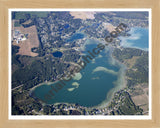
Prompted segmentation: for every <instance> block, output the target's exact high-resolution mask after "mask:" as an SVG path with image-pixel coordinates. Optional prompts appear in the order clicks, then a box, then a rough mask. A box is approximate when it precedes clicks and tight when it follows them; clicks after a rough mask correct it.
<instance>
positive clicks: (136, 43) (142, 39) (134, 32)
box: [119, 27, 149, 50]
mask: <svg viewBox="0 0 160 128" xmlns="http://www.w3.org/2000/svg"><path fill="white" fill-rule="evenodd" d="M129 33H130V34H131V36H129V37H119V39H120V40H121V46H123V47H132V48H138V49H142V50H148V47H149V31H148V28H140V27H133V28H131V30H130V31H129Z"/></svg>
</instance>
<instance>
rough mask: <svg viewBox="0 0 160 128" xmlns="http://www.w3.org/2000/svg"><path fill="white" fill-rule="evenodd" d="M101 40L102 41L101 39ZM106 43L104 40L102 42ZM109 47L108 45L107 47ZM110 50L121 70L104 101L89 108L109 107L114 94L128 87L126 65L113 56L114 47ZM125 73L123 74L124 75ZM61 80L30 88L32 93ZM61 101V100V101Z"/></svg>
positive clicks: (111, 60)
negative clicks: (40, 87) (38, 88)
mask: <svg viewBox="0 0 160 128" xmlns="http://www.w3.org/2000/svg"><path fill="white" fill-rule="evenodd" d="M100 42H101V41H100ZM102 43H104V42H102ZM106 48H107V49H108V47H106ZM109 49H110V51H109V56H110V58H109V59H110V62H109V63H111V64H113V65H118V66H119V67H120V69H119V71H118V76H117V80H116V81H114V83H113V84H114V87H113V88H112V89H110V90H109V91H108V92H107V93H106V98H105V100H104V101H102V103H100V104H98V105H95V106H92V107H87V109H93V108H104V106H105V107H107V106H108V105H109V103H110V102H111V101H112V99H113V96H114V94H115V92H117V91H119V90H121V89H123V88H125V87H126V80H125V75H124V73H125V70H126V66H125V65H124V64H123V63H121V62H119V61H118V60H116V59H115V58H114V57H113V56H112V52H113V50H114V48H109ZM122 73H123V75H122ZM58 81H59V80H55V81H54V82H43V83H40V84H38V85H36V86H34V87H33V88H31V89H30V91H31V93H32V92H33V91H34V90H35V89H36V88H37V87H39V86H42V85H51V84H55V83H56V82H58ZM119 83H122V84H119ZM60 103H61V102H60ZM60 103H58V102H57V103H52V104H49V105H53V104H60ZM65 104H76V103H67V102H65ZM82 107H86V106H82Z"/></svg>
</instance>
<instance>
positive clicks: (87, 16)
mask: <svg viewBox="0 0 160 128" xmlns="http://www.w3.org/2000/svg"><path fill="white" fill-rule="evenodd" d="M95 13H96V12H74V11H72V12H70V14H71V15H72V16H74V19H82V20H86V19H94V18H95V17H94V14H95Z"/></svg>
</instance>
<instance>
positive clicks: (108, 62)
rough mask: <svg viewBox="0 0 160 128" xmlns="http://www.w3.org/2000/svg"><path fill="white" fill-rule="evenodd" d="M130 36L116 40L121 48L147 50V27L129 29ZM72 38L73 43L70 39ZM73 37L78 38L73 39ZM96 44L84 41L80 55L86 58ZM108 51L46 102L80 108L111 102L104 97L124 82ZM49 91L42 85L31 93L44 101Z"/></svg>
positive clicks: (119, 68) (118, 65)
mask: <svg viewBox="0 0 160 128" xmlns="http://www.w3.org/2000/svg"><path fill="white" fill-rule="evenodd" d="M130 34H131V36H130V37H119V38H120V39H121V45H122V46H124V47H136V48H140V49H145V50H147V49H148V40H149V39H148V29H147V28H132V29H131V31H130ZM71 38H72V40H74V39H73V37H71ZM75 38H77V37H76V36H75ZM98 43H100V42H98V41H96V40H87V42H86V45H85V46H84V47H83V48H82V50H83V53H84V54H86V55H89V53H88V52H87V51H88V50H89V51H92V49H93V48H95V47H96V46H97V44H98ZM111 52H112V50H111V48H107V47H106V49H104V50H103V51H102V52H101V53H100V54H99V55H97V56H96V57H95V58H94V59H93V60H92V61H90V63H88V64H87V66H86V67H85V69H82V70H81V71H80V76H81V78H80V77H79V79H77V80H76V79H72V80H71V81H69V82H65V83H66V85H65V86H64V87H63V88H62V89H61V90H60V91H59V92H57V93H55V92H54V91H53V93H54V94H55V97H54V98H52V99H51V100H49V101H48V102H47V103H48V104H53V103H57V102H58V103H60V102H65V103H78V104H80V105H82V106H86V107H92V106H97V105H99V104H101V103H102V102H103V101H108V100H110V99H109V98H108V99H107V94H109V92H110V91H111V89H113V88H115V87H118V86H121V88H122V87H123V86H122V84H123V83H121V82H119V78H120V77H121V79H122V78H123V76H122V73H121V72H120V71H122V70H121V69H122V68H123V67H124V65H122V64H120V63H118V62H117V61H115V60H114V59H113V58H112V57H111ZM123 75H124V74H123ZM117 81H118V82H117ZM55 84H56V83H55ZM55 84H53V85H55ZM50 90H51V86H50V85H46V84H44V85H42V86H39V87H37V88H36V89H35V90H34V91H33V92H34V93H35V96H36V97H38V98H40V99H44V95H45V94H48V92H49V91H50Z"/></svg>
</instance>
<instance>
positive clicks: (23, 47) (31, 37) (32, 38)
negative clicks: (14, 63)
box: [13, 26, 39, 56]
mask: <svg viewBox="0 0 160 128" xmlns="http://www.w3.org/2000/svg"><path fill="white" fill-rule="evenodd" d="M14 30H19V31H20V32H21V33H23V34H28V39H27V40H24V41H21V42H20V43H19V44H17V43H16V42H13V45H16V46H19V47H20V49H19V52H18V53H17V54H20V55H28V56H37V55H38V53H33V52H32V51H31V48H34V47H39V40H38V36H37V30H36V26H31V27H28V28H24V27H22V26H21V27H14Z"/></svg>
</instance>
